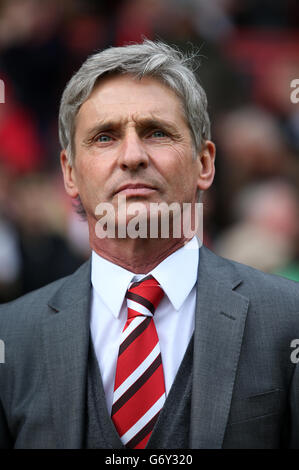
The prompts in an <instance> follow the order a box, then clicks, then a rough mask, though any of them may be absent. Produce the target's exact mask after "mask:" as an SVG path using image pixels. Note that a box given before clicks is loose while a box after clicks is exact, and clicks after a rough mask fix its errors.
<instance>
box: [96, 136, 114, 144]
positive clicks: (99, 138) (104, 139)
mask: <svg viewBox="0 0 299 470" xmlns="http://www.w3.org/2000/svg"><path fill="white" fill-rule="evenodd" d="M96 141H97V142H103V143H106V142H110V141H111V137H110V136H109V135H107V134H101V135H98V136H97V137H96Z"/></svg>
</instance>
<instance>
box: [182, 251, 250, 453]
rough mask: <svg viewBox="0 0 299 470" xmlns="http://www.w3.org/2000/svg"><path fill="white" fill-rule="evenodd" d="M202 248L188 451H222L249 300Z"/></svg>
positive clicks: (228, 271) (226, 265)
mask: <svg viewBox="0 0 299 470" xmlns="http://www.w3.org/2000/svg"><path fill="white" fill-rule="evenodd" d="M231 266H232V265H230V264H229V263H227V262H225V261H224V260H223V261H222V258H219V257H217V256H215V255H214V254H213V253H211V252H210V251H209V250H207V249H206V248H205V247H202V248H201V250H200V265H199V276H198V290H197V308H196V315H195V333H194V359H193V364H194V366H193V388H192V409H191V442H190V444H191V448H206V449H212V448H221V446H222V442H223V438H224V434H225V429H226V425H227V420H228V415H229V410H230V404H231V399H232V393H233V386H234V381H235V375H236V371H237V365H238V359H239V355H240V350H241V345H242V337H243V331H244V326H245V320H246V315H247V309H248V305H249V300H248V299H247V298H246V297H244V296H242V295H240V294H239V293H237V292H235V291H234V290H233V289H234V288H235V287H236V286H237V285H239V284H240V283H241V282H242V280H240V279H237V278H236V275H235V272H234V269H233V268H232V267H231Z"/></svg>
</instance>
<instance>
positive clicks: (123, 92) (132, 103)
mask: <svg viewBox="0 0 299 470" xmlns="http://www.w3.org/2000/svg"><path fill="white" fill-rule="evenodd" d="M133 115H134V118H135V119H136V118H137V119H138V117H140V118H146V117H153V116H154V117H157V118H159V117H161V118H163V119H167V120H169V121H170V122H172V123H174V124H175V123H176V124H177V125H181V124H185V125H186V119H185V114H184V110H183V105H182V102H181V100H180V98H179V97H178V96H177V95H176V93H175V92H174V91H173V90H172V89H170V88H169V87H168V86H166V85H164V84H163V83H162V82H160V81H159V80H158V79H156V78H153V77H143V78H142V79H137V78H135V77H133V76H131V75H116V76H112V77H106V78H104V79H102V80H101V81H100V82H99V83H98V84H97V85H96V86H95V88H94V89H93V91H92V93H91V94H90V96H89V98H88V99H87V100H86V101H85V102H84V103H83V104H82V106H81V108H80V110H79V112H78V114H77V125H79V124H80V126H83V127H85V126H87V125H90V124H91V123H92V122H94V121H97V120H99V119H100V120H117V119H118V120H122V121H126V120H130V119H131V118H132V117H133Z"/></svg>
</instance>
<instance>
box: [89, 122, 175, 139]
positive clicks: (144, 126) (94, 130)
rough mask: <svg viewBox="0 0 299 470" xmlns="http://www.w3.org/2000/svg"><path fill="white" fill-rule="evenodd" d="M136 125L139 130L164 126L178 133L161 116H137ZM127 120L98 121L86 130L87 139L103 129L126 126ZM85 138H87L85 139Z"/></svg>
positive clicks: (173, 132)
mask: <svg viewBox="0 0 299 470" xmlns="http://www.w3.org/2000/svg"><path fill="white" fill-rule="evenodd" d="M134 122H135V123H136V127H137V129H139V130H142V129H152V128H162V129H165V130H167V131H169V132H170V133H171V134H173V135H174V136H176V135H178V129H177V127H176V126H175V125H174V124H172V123H171V122H169V121H166V120H164V119H160V118H136V119H134ZM124 123H125V120H124V121H121V120H117V121H113V120H107V121H102V122H98V123H97V124H96V125H95V126H92V127H91V128H89V129H88V130H87V132H86V139H87V140H88V139H90V138H91V137H93V136H94V135H97V134H99V133H100V132H103V131H108V130H113V129H117V128H122V127H123V126H124ZM84 140H85V139H84Z"/></svg>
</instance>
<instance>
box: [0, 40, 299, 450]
mask: <svg viewBox="0 0 299 470" xmlns="http://www.w3.org/2000/svg"><path fill="white" fill-rule="evenodd" d="M59 122H60V139H61V144H62V148H63V150H62V152H61V165H62V170H63V175H64V182H65V187H66V191H67V192H68V194H69V195H70V196H71V197H72V198H74V199H77V200H80V201H81V203H82V206H83V208H84V211H85V213H86V218H87V221H88V225H89V233H90V246H91V248H92V251H93V252H92V258H91V260H90V261H89V262H87V263H86V264H84V265H83V266H82V267H81V268H80V269H79V270H78V271H77V272H75V273H74V274H73V275H71V276H69V277H67V278H64V279H62V280H59V281H56V282H54V283H52V284H50V285H48V286H46V287H44V288H42V289H40V290H38V291H35V292H33V293H31V294H29V295H27V296H26V297H23V298H21V299H18V300H16V301H14V302H12V303H10V304H7V305H4V306H2V308H1V310H0V337H1V339H2V340H3V342H4V344H5V363H4V364H0V381H1V382H0V383H1V387H0V446H1V447H3V448H7V447H15V448H107V449H109V448H110V449H113V448H124V447H127V448H145V447H147V448H173V449H176V448H278V447H298V446H299V425H298V423H299V414H298V393H299V389H298V384H299V382H298V370H297V369H298V368H297V367H296V362H297V360H296V357H297V356H296V354H295V353H296V350H295V351H294V350H293V349H292V348H291V342H292V341H293V340H294V339H297V338H299V292H298V285H297V284H296V283H292V282H290V281H286V280H283V279H281V278H278V277H275V276H271V275H266V274H264V273H261V272H259V271H256V270H254V269H252V268H249V267H246V266H244V265H240V264H238V263H234V262H231V261H228V260H225V259H222V258H219V257H217V256H216V255H214V254H213V253H211V252H210V251H209V250H208V249H206V248H205V247H204V246H201V247H200V245H201V243H200V240H199V239H198V237H197V236H192V234H191V232H188V231H187V233H186V232H185V231H181V233H180V235H179V236H177V235H176V236H174V230H176V233H177V232H179V230H178V229H179V228H181V227H182V225H183V224H182V219H181V218H180V217H178V216H179V215H182V214H183V212H184V210H183V209H184V208H185V207H186V204H187V205H188V204H189V206H190V207H192V209H194V208H196V203H197V200H198V199H197V198H198V194H199V193H200V192H201V191H205V190H207V189H208V188H209V187H210V185H211V184H212V181H213V178H214V158H215V146H214V144H213V143H212V142H211V141H210V130H209V118H208V115H207V103H206V97H205V93H204V91H203V89H202V88H201V86H200V85H199V84H198V83H197V82H196V80H195V77H194V74H193V72H192V71H191V69H190V68H189V66H188V61H186V58H184V57H183V56H182V55H181V54H180V53H179V52H177V51H176V50H174V49H172V48H171V47H169V46H166V45H165V44H161V43H154V42H151V41H145V42H144V43H143V44H141V45H130V46H127V47H122V48H110V49H107V50H105V51H103V52H101V53H99V54H95V55H93V56H91V57H90V58H89V59H88V60H87V61H86V62H85V63H84V64H83V66H82V67H81V69H80V70H79V71H78V72H77V74H75V75H74V77H73V78H72V79H71V81H70V82H69V84H68V85H67V87H66V89H65V91H64V94H63V97H62V101H61V107H60V121H59ZM157 204H158V205H161V206H159V207H161V208H162V209H161V211H160V213H159V214H158V216H156V217H152V216H151V208H152V207H156V206H155V205H157ZM173 204H178V207H179V208H180V210H179V211H177V212H176V214H175V211H174V212H173V213H170V212H168V214H169V218H168V223H169V227H170V228H171V229H173V231H170V232H169V236H163V235H162V231H163V230H164V228H165V227H164V226H163V224H164V222H165V220H167V217H166V218H165V217H164V216H165V215H166V216H167V208H169V207H173ZM184 204H185V206H184ZM110 209H113V210H110ZM136 212H137V213H138V223H136V224H135V227H132V225H134V223H133V222H134V217H135V216H136ZM190 214H193V215H194V210H193V212H192V211H191V212H190ZM183 215H184V214H183ZM193 215H190V219H192V220H193ZM133 216H134V217H133ZM103 220H104V221H105V223H102V222H103ZM153 220H154V221H155V222H158V223H159V224H160V226H159V230H158V235H157V234H156V235H157V236H151V231H150V230H149V229H150V224H151V223H152V221H153ZM169 227H168V228H169ZM124 230H125V234H124ZM138 231H139V235H140V236H136V232H137V235H138ZM105 232H106V236H105ZM141 232H142V233H141ZM292 344H293V345H294V344H295V345H296V344H297V343H296V342H295V343H294V342H293V343H292ZM291 354H293V355H292V356H291Z"/></svg>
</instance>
